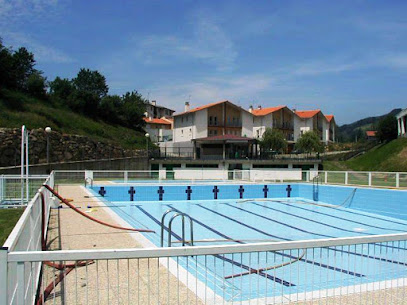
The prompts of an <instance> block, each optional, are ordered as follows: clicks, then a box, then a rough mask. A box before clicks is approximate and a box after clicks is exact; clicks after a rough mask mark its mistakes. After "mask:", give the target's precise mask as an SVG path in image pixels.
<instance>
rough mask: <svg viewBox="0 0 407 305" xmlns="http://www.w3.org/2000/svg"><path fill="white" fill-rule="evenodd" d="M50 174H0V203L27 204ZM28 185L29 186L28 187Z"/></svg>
mask: <svg viewBox="0 0 407 305" xmlns="http://www.w3.org/2000/svg"><path fill="white" fill-rule="evenodd" d="M47 178H48V176H43V175H30V176H28V177H26V176H24V178H21V176H19V175H0V205H16V204H18V205H21V204H27V203H28V202H29V201H30V200H31V199H32V198H33V197H34V196H35V194H36V193H37V191H38V189H39V188H40V187H41V185H42V184H43V183H44V181H45V180H46V179H47ZM27 186H28V187H27Z"/></svg>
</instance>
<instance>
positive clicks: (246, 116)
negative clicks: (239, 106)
mask: <svg viewBox="0 0 407 305" xmlns="http://www.w3.org/2000/svg"><path fill="white" fill-rule="evenodd" d="M244 136H246V137H248V138H252V137H253V115H252V114H251V113H248V112H246V111H243V110H242V137H244Z"/></svg>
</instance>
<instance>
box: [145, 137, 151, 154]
mask: <svg viewBox="0 0 407 305" xmlns="http://www.w3.org/2000/svg"><path fill="white" fill-rule="evenodd" d="M145 136H146V144H147V158H148V157H149V155H148V138H149V137H150V134H149V133H148V132H147V133H146V134H145Z"/></svg>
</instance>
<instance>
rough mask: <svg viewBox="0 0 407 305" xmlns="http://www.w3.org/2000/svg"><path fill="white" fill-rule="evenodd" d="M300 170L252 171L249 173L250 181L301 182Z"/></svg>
mask: <svg viewBox="0 0 407 305" xmlns="http://www.w3.org/2000/svg"><path fill="white" fill-rule="evenodd" d="M301 179H302V170H301V169H300V168H298V169H286V170H284V169H279V170H273V169H252V170H251V172H250V180H251V181H263V180H277V181H278V180H301Z"/></svg>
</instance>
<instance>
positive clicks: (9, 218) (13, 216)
mask: <svg viewBox="0 0 407 305" xmlns="http://www.w3.org/2000/svg"><path fill="white" fill-rule="evenodd" d="M23 212H24V209H22V208H19V209H0V245H3V244H4V242H5V241H6V239H7V237H8V236H9V234H10V233H11V231H12V230H13V228H14V226H15V224H16V223H17V221H18V219H19V218H20V216H21V214H23Z"/></svg>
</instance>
